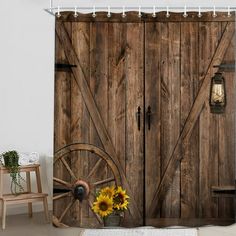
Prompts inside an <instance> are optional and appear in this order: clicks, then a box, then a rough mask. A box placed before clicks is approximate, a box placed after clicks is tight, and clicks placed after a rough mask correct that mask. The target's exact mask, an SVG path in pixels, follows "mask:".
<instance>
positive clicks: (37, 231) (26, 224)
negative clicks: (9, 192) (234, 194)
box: [0, 213, 236, 236]
mask: <svg viewBox="0 0 236 236" xmlns="http://www.w3.org/2000/svg"><path fill="white" fill-rule="evenodd" d="M81 232H82V230H81V229H79V228H68V229H57V228H55V227H53V226H52V225H51V224H46V223H45V218H44V215H43V214H42V213H37V214H35V215H34V217H33V218H28V216H27V215H14V216H7V221H6V229H5V230H1V229H0V236H80V235H81ZM198 232H199V236H236V224H234V225H232V226H227V227H212V226H211V227H202V228H200V229H199V231H198Z"/></svg>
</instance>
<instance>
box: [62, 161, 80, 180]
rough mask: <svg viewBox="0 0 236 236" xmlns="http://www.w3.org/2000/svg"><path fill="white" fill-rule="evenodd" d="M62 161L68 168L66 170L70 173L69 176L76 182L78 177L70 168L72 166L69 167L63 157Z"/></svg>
mask: <svg viewBox="0 0 236 236" xmlns="http://www.w3.org/2000/svg"><path fill="white" fill-rule="evenodd" d="M60 160H61V161H62V163H63V164H64V166H65V167H66V169H67V171H68V172H69V174H70V175H71V177H72V178H74V179H75V180H76V179H77V177H76V176H75V174H74V172H73V171H72V170H71V168H70V166H69V165H68V163H67V162H66V160H65V158H64V157H62V158H61V159H60Z"/></svg>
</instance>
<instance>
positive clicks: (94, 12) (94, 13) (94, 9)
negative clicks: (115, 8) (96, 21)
mask: <svg viewBox="0 0 236 236" xmlns="http://www.w3.org/2000/svg"><path fill="white" fill-rule="evenodd" d="M92 17H94V18H95V17H96V8H95V6H93V14H92Z"/></svg>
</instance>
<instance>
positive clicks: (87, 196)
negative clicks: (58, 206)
mask: <svg viewBox="0 0 236 236" xmlns="http://www.w3.org/2000/svg"><path fill="white" fill-rule="evenodd" d="M81 151H87V152H90V153H93V154H95V155H92V156H93V157H94V158H95V157H97V158H98V160H97V161H96V163H95V164H94V166H93V167H92V168H91V170H90V171H89V173H88V174H87V175H86V176H80V175H79V177H78V175H76V174H77V173H74V171H73V170H72V168H71V167H70V165H69V163H68V162H67V160H66V159H67V157H68V156H69V157H70V154H71V153H74V152H81ZM77 158H83V156H82V155H79V156H78V155H77ZM57 162H61V163H62V164H63V165H62V166H63V167H64V168H65V169H66V170H67V172H68V174H69V175H70V179H71V180H70V181H66V180H63V179H60V178H57V177H53V182H54V195H53V201H57V200H59V199H64V198H69V199H70V201H69V203H68V204H67V206H66V207H65V209H63V211H62V214H61V215H60V216H55V215H54V216H53V223H54V225H55V226H57V227H68V226H67V225H65V224H64V223H63V219H64V217H65V215H66V214H67V212H68V211H69V210H70V209H71V208H73V206H74V205H75V204H74V203H75V202H78V203H79V221H80V222H81V221H82V218H83V216H82V204H87V207H88V208H89V209H91V208H92V205H93V200H94V199H95V196H96V189H97V188H98V187H99V186H102V185H103V184H111V183H112V184H113V185H120V184H121V178H120V174H119V170H118V168H117V166H116V165H115V163H114V161H113V160H112V158H111V156H109V155H108V154H107V153H106V152H105V151H103V150H102V149H100V148H98V147H96V146H94V145H91V144H83V143H75V144H70V145H68V146H65V147H63V148H62V149H60V150H58V151H57V152H56V153H55V155H54V165H55V164H56V163H57ZM102 163H103V164H104V163H105V164H106V165H107V167H108V168H109V169H110V173H111V175H112V176H109V177H107V178H104V179H98V180H96V181H95V180H94V179H92V178H91V177H92V176H93V175H94V174H95V173H96V171H98V169H99V166H100V165H101V164H102ZM91 210H92V209H91ZM93 213H94V212H93ZM94 216H95V218H96V219H97V221H98V223H99V224H102V223H103V221H102V219H101V218H100V216H99V215H97V214H96V213H94ZM80 226H81V225H80Z"/></svg>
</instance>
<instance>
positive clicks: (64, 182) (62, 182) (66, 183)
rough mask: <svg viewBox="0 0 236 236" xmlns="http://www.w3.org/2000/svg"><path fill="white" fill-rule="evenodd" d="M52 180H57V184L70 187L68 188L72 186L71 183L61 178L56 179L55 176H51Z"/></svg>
mask: <svg viewBox="0 0 236 236" xmlns="http://www.w3.org/2000/svg"><path fill="white" fill-rule="evenodd" d="M53 181H55V182H57V183H59V184H62V185H64V186H66V187H67V188H70V189H71V188H72V184H70V183H68V182H66V181H64V180H62V179H58V178H56V177H53Z"/></svg>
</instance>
